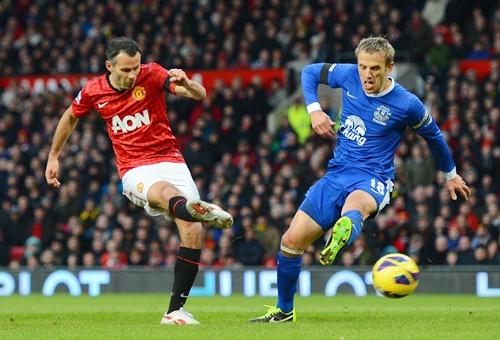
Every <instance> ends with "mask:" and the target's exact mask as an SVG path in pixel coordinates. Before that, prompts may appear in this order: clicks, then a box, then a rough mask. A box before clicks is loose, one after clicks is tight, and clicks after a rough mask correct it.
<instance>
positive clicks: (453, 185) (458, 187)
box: [446, 175, 470, 201]
mask: <svg viewBox="0 0 500 340" xmlns="http://www.w3.org/2000/svg"><path fill="white" fill-rule="evenodd" d="M446 187H447V188H448V192H449V193H450V196H451V199H452V200H454V201H456V199H457V193H459V194H460V196H462V197H463V198H465V200H468V199H469V197H470V190H469V187H468V186H467V184H465V181H464V180H463V179H462V177H460V176H459V175H456V176H455V177H453V178H452V179H450V180H449V181H448V183H446Z"/></svg>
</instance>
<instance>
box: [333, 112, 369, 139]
mask: <svg viewBox="0 0 500 340" xmlns="http://www.w3.org/2000/svg"><path fill="white" fill-rule="evenodd" d="M339 132H340V133H341V134H342V135H344V136H345V137H346V138H347V139H350V140H352V141H355V142H356V143H358V145H359V146H362V145H363V144H365V142H366V137H365V134H366V126H365V122H363V120H362V119H361V118H359V117H358V116H355V115H350V116H348V117H347V118H346V120H345V122H344V124H342V125H341V126H340V128H339Z"/></svg>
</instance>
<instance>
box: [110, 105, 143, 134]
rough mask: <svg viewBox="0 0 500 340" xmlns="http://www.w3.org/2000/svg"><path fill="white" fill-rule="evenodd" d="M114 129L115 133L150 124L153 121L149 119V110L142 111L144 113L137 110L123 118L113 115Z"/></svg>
mask: <svg viewBox="0 0 500 340" xmlns="http://www.w3.org/2000/svg"><path fill="white" fill-rule="evenodd" d="M111 123H112V125H113V126H112V129H113V132H114V133H118V132H119V131H121V132H129V131H134V130H135V129H137V128H140V127H141V126H143V125H148V124H150V123H151V120H150V119H149V112H148V110H147V109H146V110H144V111H142V113H140V112H137V113H136V114H134V115H127V116H125V117H123V118H120V117H119V116H113V120H112V122H111Z"/></svg>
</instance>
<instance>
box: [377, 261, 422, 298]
mask: <svg viewBox="0 0 500 340" xmlns="http://www.w3.org/2000/svg"><path fill="white" fill-rule="evenodd" d="M372 273H373V286H374V287H375V289H376V290H377V291H379V292H380V293H381V294H383V295H384V296H387V297H389V298H402V297H405V296H406V295H408V294H410V293H411V292H413V291H414V290H415V288H417V286H418V273H419V270H418V266H417V264H416V263H415V261H413V260H412V259H411V258H409V257H408V256H406V255H404V254H389V255H385V256H383V257H381V258H380V259H379V260H378V261H377V262H376V263H375V265H374V266H373V270H372Z"/></svg>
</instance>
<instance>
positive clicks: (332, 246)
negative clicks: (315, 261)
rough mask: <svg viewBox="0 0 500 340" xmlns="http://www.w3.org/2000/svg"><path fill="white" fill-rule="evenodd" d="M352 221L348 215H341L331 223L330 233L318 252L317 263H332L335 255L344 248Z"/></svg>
mask: <svg viewBox="0 0 500 340" xmlns="http://www.w3.org/2000/svg"><path fill="white" fill-rule="evenodd" d="M351 233H352V221H351V219H350V218H349V217H346V216H343V217H341V218H339V219H338V221H337V222H335V224H334V225H333V230H332V234H331V235H330V238H329V239H328V241H327V242H326V244H325V247H324V248H323V250H321V252H320V253H319V263H321V264H322V265H324V266H327V265H329V264H332V263H333V261H335V258H336V257H337V255H338V254H339V253H340V252H341V251H342V249H344V247H345V246H346V245H347V242H348V241H349V238H350V237H351Z"/></svg>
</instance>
